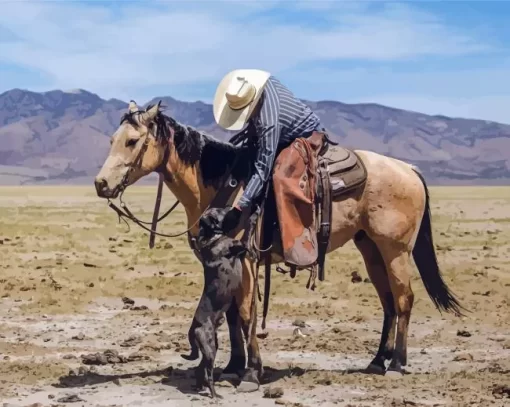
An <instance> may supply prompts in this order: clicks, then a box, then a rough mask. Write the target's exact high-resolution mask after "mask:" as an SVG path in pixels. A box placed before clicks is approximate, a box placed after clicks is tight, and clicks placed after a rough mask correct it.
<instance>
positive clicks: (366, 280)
mask: <svg viewBox="0 0 510 407" xmlns="http://www.w3.org/2000/svg"><path fill="white" fill-rule="evenodd" d="M363 282H364V283H371V282H372V281H370V279H369V278H368V277H367V278H365V279H364V280H363Z"/></svg>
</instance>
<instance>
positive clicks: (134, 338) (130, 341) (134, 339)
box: [120, 335, 142, 348]
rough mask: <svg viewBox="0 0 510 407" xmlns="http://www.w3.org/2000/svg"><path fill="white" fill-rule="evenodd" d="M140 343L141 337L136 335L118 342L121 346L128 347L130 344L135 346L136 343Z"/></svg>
mask: <svg viewBox="0 0 510 407" xmlns="http://www.w3.org/2000/svg"><path fill="white" fill-rule="evenodd" d="M140 343H142V338H141V337H140V336H138V335H133V336H130V337H129V338H127V339H126V340H125V341H124V342H122V343H121V344H120V346H121V347H123V348H130V347H132V346H136V345H138V344H140Z"/></svg>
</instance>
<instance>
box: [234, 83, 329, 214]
mask: <svg viewBox="0 0 510 407" xmlns="http://www.w3.org/2000/svg"><path fill="white" fill-rule="evenodd" d="M259 103H260V104H261V106H260V109H258V112H256V113H255V114H254V115H253V116H252V117H251V118H250V121H252V123H253V125H254V127H255V129H256V131H257V136H258V137H259V139H260V142H259V149H258V151H257V156H256V159H255V173H254V174H253V176H252V177H251V179H250V181H249V182H248V185H247V186H246V189H245V190H244V194H243V196H242V197H241V199H240V200H239V202H238V205H239V207H240V208H245V207H247V206H248V205H249V204H250V203H251V201H252V200H253V199H254V198H255V197H257V196H258V195H259V194H260V192H261V191H262V188H263V187H264V185H265V184H266V182H267V181H268V180H269V179H270V177H271V173H272V169H273V164H274V160H275V157H276V154H277V151H278V150H280V149H282V148H285V147H287V146H288V145H289V144H290V143H291V142H292V141H293V140H295V139H296V138H298V137H303V136H308V135H309V134H310V133H311V132H312V131H314V130H319V129H320V120H319V118H318V116H317V115H316V114H315V113H314V112H312V110H311V109H310V108H309V107H308V106H307V105H305V104H304V103H303V102H301V101H300V100H299V99H297V98H296V97H295V96H294V95H293V94H292V92H291V91H290V90H288V89H287V88H286V87H285V86H283V85H282V84H281V83H280V81H278V80H277V79H276V78H275V77H273V76H270V77H269V79H268V81H267V83H266V86H265V88H264V91H263V93H262V96H261V99H260V102H259Z"/></svg>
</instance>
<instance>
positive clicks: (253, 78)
mask: <svg viewBox="0 0 510 407" xmlns="http://www.w3.org/2000/svg"><path fill="white" fill-rule="evenodd" d="M270 75H271V74H270V73H269V72H266V71H261V70H258V69H236V70H235V71H232V72H229V73H228V74H226V75H225V76H224V78H223V79H222V80H221V82H220V84H219V85H218V88H217V89H216V94H215V95H214V102H213V113H214V119H215V120H216V123H218V125H219V126H221V127H223V128H224V129H226V130H241V129H242V128H243V127H244V125H245V124H246V122H247V121H248V119H249V118H250V115H251V113H252V112H253V109H254V108H255V106H257V102H258V101H259V99H260V96H261V95H262V91H263V90H264V86H265V85H266V83H267V80H268V79H269V76H270Z"/></svg>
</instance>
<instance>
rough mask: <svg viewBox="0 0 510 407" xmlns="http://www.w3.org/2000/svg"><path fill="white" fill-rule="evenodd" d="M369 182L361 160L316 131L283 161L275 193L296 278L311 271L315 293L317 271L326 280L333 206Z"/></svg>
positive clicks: (276, 171)
mask: <svg viewBox="0 0 510 407" xmlns="http://www.w3.org/2000/svg"><path fill="white" fill-rule="evenodd" d="M366 178H367V172H366V168H365V166H364V164H363V162H362V161H361V159H360V158H359V156H358V155H357V154H356V153H355V152H354V151H351V150H348V149H345V148H342V147H340V146H338V145H337V144H336V143H333V142H331V141H330V140H329V138H328V136H327V134H326V133H322V132H318V131H315V132H313V133H312V134H311V135H310V136H309V137H307V138H304V137H301V138H298V139H296V140H295V141H294V142H293V143H292V144H291V145H290V146H289V147H288V148H286V149H284V150H283V151H282V152H281V153H280V154H279V155H278V157H277V159H276V162H275V168H274V174H273V189H274V195H275V201H276V202H275V203H276V211H277V215H278V216H277V217H278V224H279V229H280V232H281V243H282V251H283V257H284V261H285V264H286V265H287V266H288V267H290V274H291V277H294V276H295V274H296V270H297V269H302V268H310V269H311V279H312V278H313V280H312V289H313V288H314V283H313V282H314V280H315V275H316V268H318V277H319V280H320V281H323V280H324V263H325V256H326V253H327V249H328V244H329V238H330V233H331V212H332V202H334V201H335V200H336V199H338V198H340V197H342V196H343V195H344V194H346V193H348V192H351V191H353V190H355V189H357V188H359V187H361V186H362V185H363V184H364V183H365V182H366ZM279 271H282V270H281V269H280V270H279ZM309 285H310V280H309V284H308V285H307V286H309Z"/></svg>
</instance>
